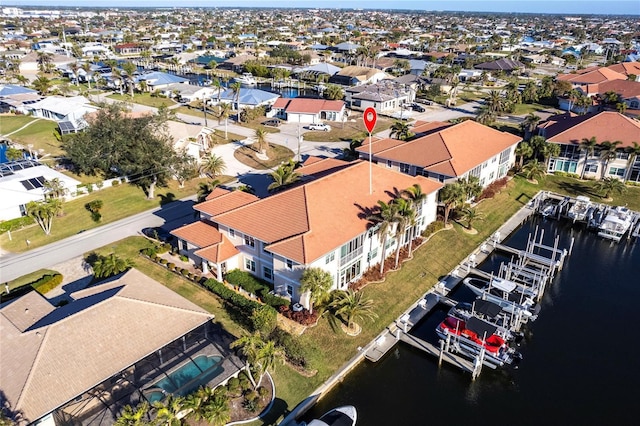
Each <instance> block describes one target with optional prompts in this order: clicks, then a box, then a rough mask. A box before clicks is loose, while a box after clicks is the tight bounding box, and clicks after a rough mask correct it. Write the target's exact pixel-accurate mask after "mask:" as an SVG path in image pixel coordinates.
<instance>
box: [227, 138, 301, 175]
mask: <svg viewBox="0 0 640 426" xmlns="http://www.w3.org/2000/svg"><path fill="white" fill-rule="evenodd" d="M256 154H257V151H256V150H254V149H253V145H247V146H243V147H241V148H238V149H236V150H235V151H234V152H233V156H234V157H235V158H236V160H238V161H240V162H241V163H242V164H245V165H247V166H249V167H251V168H253V169H258V170H267V169H275V168H276V167H278V166H279V165H280V164H281V163H283V162H286V161H289V160H290V159H291V158H293V151H291V150H290V149H289V148H287V147H284V146H282V145H276V144H269V149H267V156H268V159H267V160H262V159H260V158H258V157H257V156H256Z"/></svg>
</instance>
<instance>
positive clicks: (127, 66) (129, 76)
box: [122, 61, 137, 98]
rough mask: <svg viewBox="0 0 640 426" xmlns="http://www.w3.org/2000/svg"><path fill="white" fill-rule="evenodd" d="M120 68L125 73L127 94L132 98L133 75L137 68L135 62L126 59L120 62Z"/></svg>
mask: <svg viewBox="0 0 640 426" xmlns="http://www.w3.org/2000/svg"><path fill="white" fill-rule="evenodd" d="M122 69H123V70H124V72H125V73H126V85H127V90H128V92H129V95H130V96H131V97H132V98H133V89H134V86H135V83H134V79H133V75H134V73H135V72H136V70H137V67H136V64H134V63H133V62H131V61H127V62H125V63H124V64H122Z"/></svg>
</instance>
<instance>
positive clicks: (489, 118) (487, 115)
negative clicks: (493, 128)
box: [476, 106, 497, 126]
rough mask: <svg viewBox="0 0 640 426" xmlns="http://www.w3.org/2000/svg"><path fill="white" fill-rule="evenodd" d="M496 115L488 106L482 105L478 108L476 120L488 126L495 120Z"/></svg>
mask: <svg viewBox="0 0 640 426" xmlns="http://www.w3.org/2000/svg"><path fill="white" fill-rule="evenodd" d="M496 118H497V115H496V113H495V112H493V111H492V110H491V108H489V107H486V106H485V107H482V108H480V109H478V115H476V121H477V122H478V123H480V124H484V125H485V126H488V125H490V124H492V123H493V122H495V121H496Z"/></svg>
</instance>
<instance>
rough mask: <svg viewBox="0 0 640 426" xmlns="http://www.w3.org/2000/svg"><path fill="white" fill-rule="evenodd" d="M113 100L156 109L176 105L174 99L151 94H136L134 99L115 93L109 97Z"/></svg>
mask: <svg viewBox="0 0 640 426" xmlns="http://www.w3.org/2000/svg"><path fill="white" fill-rule="evenodd" d="M108 97H109V98H111V99H116V100H118V101H125V102H132V103H135V104H140V105H146V106H150V107H154V108H160V107H161V106H165V107H170V106H171V105H175V102H174V101H173V100H172V99H169V98H164V97H160V96H151V93H147V92H145V93H134V95H133V98H132V97H131V96H129V94H127V93H124V94H122V95H121V94H120V93H114V94H112V95H109V96H108Z"/></svg>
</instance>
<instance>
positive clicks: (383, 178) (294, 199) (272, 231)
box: [172, 159, 442, 301]
mask: <svg viewBox="0 0 640 426" xmlns="http://www.w3.org/2000/svg"><path fill="white" fill-rule="evenodd" d="M369 170H370V169H369V164H368V163H367V162H363V161H355V162H352V163H349V162H345V161H341V160H337V159H322V160H319V161H315V162H312V163H311V164H308V165H306V166H304V167H301V168H299V169H296V172H297V173H299V174H300V175H301V176H302V177H301V183H300V184H299V185H298V186H295V187H292V188H290V189H288V190H285V191H281V192H278V193H276V194H274V195H271V196H269V197H266V198H263V199H258V198H257V197H255V196H253V195H251V194H247V193H244V192H241V191H233V192H229V191H226V190H223V189H219V188H218V189H216V190H215V191H214V192H213V193H212V194H210V196H209V199H208V200H207V201H205V202H203V203H200V204H196V205H195V206H194V209H195V210H196V211H198V212H200V221H198V222H196V223H192V224H190V225H186V226H184V227H182V228H178V229H176V230H174V231H172V234H173V235H175V236H176V237H178V240H179V242H178V248H179V250H180V253H182V254H185V255H187V256H189V258H190V259H191V260H192V261H194V262H195V263H196V264H197V265H199V266H200V267H201V268H202V269H203V270H204V271H207V272H211V273H212V274H213V276H214V277H216V278H217V279H219V280H220V279H222V278H223V276H224V273H225V272H226V271H230V270H232V269H235V268H239V269H242V270H245V271H248V272H250V273H252V274H254V275H256V276H258V277H260V278H262V279H264V280H266V281H268V282H270V283H272V284H273V286H274V290H275V292H276V293H278V294H281V295H285V296H286V295H288V296H289V297H291V298H292V300H294V301H298V300H300V296H301V294H300V291H299V287H300V284H299V281H300V276H301V274H302V272H303V271H304V270H305V269H306V268H308V267H320V268H322V269H324V270H326V271H327V272H329V273H330V274H331V276H332V277H333V288H334V289H345V288H347V286H348V285H349V283H351V282H354V281H356V280H358V279H359V278H360V277H361V276H362V274H363V273H364V272H365V271H366V270H367V269H369V268H371V267H373V266H374V265H376V264H378V263H379V262H380V261H381V260H382V259H384V258H386V257H387V256H389V255H390V254H391V253H393V250H394V249H395V248H396V247H397V245H396V244H402V245H404V244H406V243H407V236H406V235H402V236H400V241H396V238H394V237H391V236H390V237H389V238H388V240H387V244H386V247H384V248H383V247H380V243H381V241H382V236H381V235H379V233H378V232H377V228H375V227H373V228H372V224H371V223H370V222H369V220H367V219H366V218H367V217H368V216H369V215H370V214H371V213H372V212H373V209H375V207H376V205H377V202H378V200H382V201H384V202H389V201H390V199H391V198H392V197H393V194H396V193H398V192H399V191H402V190H404V189H406V188H409V187H411V186H413V185H414V184H418V185H420V187H421V189H422V192H424V193H426V194H427V198H426V200H425V201H424V202H423V204H422V205H421V206H419V207H418V209H417V215H416V221H415V232H416V233H420V232H422V231H423V230H424V229H425V228H426V226H427V225H428V224H429V223H430V222H433V221H434V220H435V219H436V192H437V190H438V189H439V188H440V187H441V186H442V185H441V184H440V183H438V182H435V181H431V180H428V179H425V178H424V177H422V176H409V175H406V174H402V173H399V172H397V171H395V170H391V169H388V168H385V167H382V166H380V165H373V167H372V168H371V170H372V174H371V188H372V192H370V185H369V182H370V180H369V179H370V175H369ZM407 235H409V234H407Z"/></svg>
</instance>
